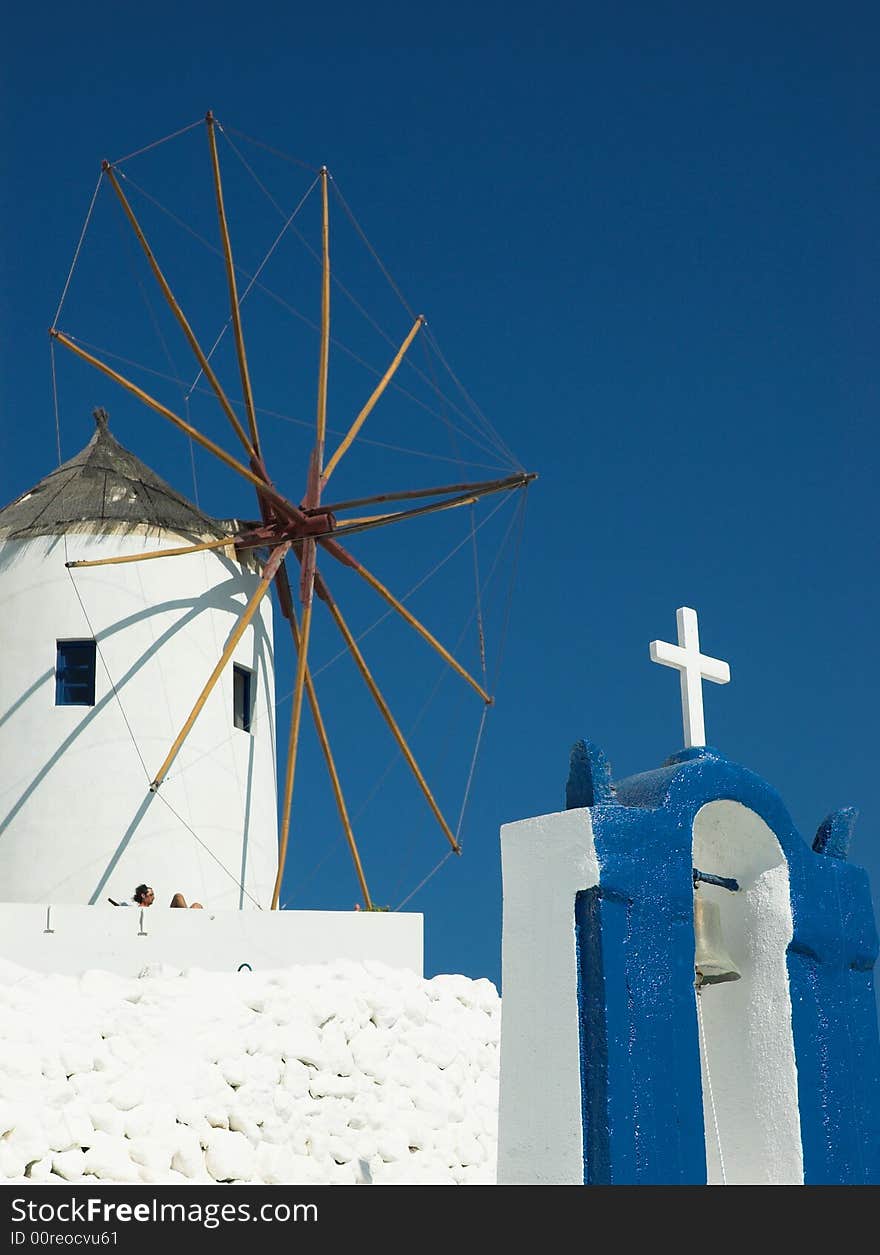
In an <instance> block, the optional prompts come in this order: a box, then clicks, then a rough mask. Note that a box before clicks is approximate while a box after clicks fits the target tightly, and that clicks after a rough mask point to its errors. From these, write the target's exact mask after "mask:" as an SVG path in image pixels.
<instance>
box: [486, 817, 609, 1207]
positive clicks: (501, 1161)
mask: <svg viewBox="0 0 880 1255" xmlns="http://www.w3.org/2000/svg"><path fill="white" fill-rule="evenodd" d="M501 864H502V874H503V880H504V921H503V935H502V950H501V988H502V993H503V998H504V1003H503V1005H504V1011H503V1032H502V1037H501V1090H500V1097H499V1117H498V1184H499V1185H580V1184H582V1183H583V1178H584V1139H583V1127H582V1123H581V1063H580V1037H579V1030H578V1003H577V989H578V968H577V944H576V938H575V918H574V905H575V898H576V896H577V894H578V893H579V892H580V891H581V890H582V889H592V888H593V887H594V886H595V885H597V884H598V883H599V863H598V860H597V857H596V848H595V843H594V841H593V826H592V822H591V819H590V812H589V810H588V809H586V808H584V809H578V810H569V811H561V812H559V813H558V814H555V815H541V816H539V817H538V818H536V819H524V820H521V821H520V822H519V823H514V824H505V825H504V827H503V828H502V829H501Z"/></svg>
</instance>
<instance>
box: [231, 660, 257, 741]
mask: <svg viewBox="0 0 880 1255" xmlns="http://www.w3.org/2000/svg"><path fill="white" fill-rule="evenodd" d="M253 682H254V673H253V671H248V669H247V667H240V666H239V665H238V663H234V664H233V667H232V721H233V723H234V724H235V726H236V727H237V728H241V730H242V732H250V730H251V714H252V712H253Z"/></svg>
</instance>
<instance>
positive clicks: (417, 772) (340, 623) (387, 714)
mask: <svg viewBox="0 0 880 1255" xmlns="http://www.w3.org/2000/svg"><path fill="white" fill-rule="evenodd" d="M315 591H316V592H317V594H318V596H319V597H320V598H321V600H322V601H323V602H325V603H326V605H327V608H328V609H329V611H330V613H331V615H332V616H333V620H334V622H335V623H336V626H337V627H338V628H339V631H340V632H341V634H342V638H343V640H344V641H345V643H346V645H347V646H348V649H349V652H350V653H351V655H352V657H353V658H354V660H355V662H356V663H357V666H358V670H359V671H360V673H361V675H362V676H363V678H364V682H365V683H366V686H367V688H368V689H369V690H370V693H371V695H372V697H373V700H374V701H375V703H376V705H377V706H378V707H379V710H380V711H381V712H382V717H383V718H384V720H385V722H386V723H387V724H388V727H389V728H390V729H391V734H392V736H393V737H394V739H395V741H396V742H397V744H398V746H399V748H400V752H401V753H402V754H403V756H404V758H405V759H406V761H407V764H408V765H409V769H410V771H411V772H412V773H413V775H414V776H415V778H416V780H417V781H418V785H419V788H420V789H421V790H422V793H423V794H424V795H425V799H426V801H427V803H428V805H429V806H430V808H431V810H432V811H433V812H434V817H435V819H436V820H437V822H438V824H439V825H440V827H441V828H442V830H443V833H444V835H445V837H446V839H447V841H448V842H449V844H450V845H451V846H452V848H453V850H454V851H455V853H456V854H460V853H461V848H460V846H459V844H458V842H457V841H456V839H455V837H454V835H453V833H452V829H451V828H450V827H449V824H447V822H446V820H445V819H444V818H443V814H442V812H441V810H440V807H439V806H438V805H437V802H436V800H435V798H434V795H433V793H432V792H431V790H430V788H429V787H428V782H427V780H426V779H425V777H424V776H423V775H422V772H421V769H420V768H419V765H418V763H417V762H416V760H415V758H414V757H413V753H412V750H411V749H410V747H409V745H408V744H407V742H406V739H405V738H404V735H403V733H402V732H401V730H400V728H399V727H398V726H397V722H396V721H395V718H394V716H393V715H392V713H391V711H390V709H389V707H388V703H387V702H386V701H385V698H384V697H383V696H382V694H381V692H380V691H379V687H378V685H377V684H376V681H375V680H374V679H373V676H372V675H371V673H370V669H369V667H368V666H367V664H366V662H365V661H364V656H363V654H362V653H361V651H360V649H359V648H358V645H357V641H356V640H355V639H354V637H353V636H352V634H351V630H350V629H349V627H348V624H347V623H346V622H345V619H344V618H343V617H342V612H341V611H340V609H339V607H338V606H337V604H336V602H335V601H334V600H333V598H332V597H331V596H330V592H329V590H328V588H327V585H326V584H325V583H324V580H323V578H322V577H321V576H320V575H317V576H316V577H315Z"/></svg>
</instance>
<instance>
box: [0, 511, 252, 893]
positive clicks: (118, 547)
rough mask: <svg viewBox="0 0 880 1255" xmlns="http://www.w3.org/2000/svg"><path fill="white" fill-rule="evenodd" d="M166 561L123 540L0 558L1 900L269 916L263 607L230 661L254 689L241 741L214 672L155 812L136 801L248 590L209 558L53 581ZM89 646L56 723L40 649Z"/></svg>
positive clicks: (225, 683)
mask: <svg viewBox="0 0 880 1255" xmlns="http://www.w3.org/2000/svg"><path fill="white" fill-rule="evenodd" d="M182 543H187V542H186V541H185V540H184V541H181V539H180V538H179V537H176V536H174V535H172V534H170V533H167V532H165V533H160V534H158V535H157V533H156V532H155V531H153V532H152V533H150V534H144V529H140V530H139V531H136V532H134V533H130V534H128V535H120V534H115V535H112V534H111V535H103V536H101V535H90V534H85V533H71V534H69V535H68V536H67V538H66V539H65V538H63V537H53V536H50V537H40V538H37V539H34V540H31V541H27V542H20V541H7V542H5V543H4V544H2V545H0V660H2V665H0V886H2V894H3V897H4V899H7V900H10V901H21V902H55V903H88V902H90V901H96V902H103V901H104V900H105V899H106V897H107V896H108V895H109V896H112V897H114V898H128V897H130V896H131V894H132V891H133V890H134V888H135V886H136V885H137V884H139V883H140V882H142V881H146V882H147V883H148V884H151V885H152V886H153V887H154V888H155V890H156V894H157V901H160V902H165V901H168V900H170V898H171V895H172V894H173V893H175V892H178V891H179V892H181V893H183V894H184V895H185V896H186V898H187V900H188V901H192V900H193V899H196V900H198V901H200V902H202V903H203V904H204V905H205V906H206V907H212V908H216V909H221V908H222V909H232V908H237V907H244V908H248V907H252V906H254V900H255V901H256V903H259V904H260V905H262V906H267V905H268V904H269V901H270V898H271V891H272V886H273V882H274V877H275V871H276V867H277V820H276V781H275V728H274V711H273V704H274V671H273V661H272V611H271V604H270V597H268V596H267V597H266V598H264V600H263V604H262V609H261V612H260V614H259V615H258V616H257V618H256V619H255V620H254V623H253V624H252V625H251V627H249V628H248V630H247V632H246V633H245V634H244V636H243V638H242V640H241V641H240V643H239V645H238V647H237V649H236V652H235V661H237V662H239V663H241V664H242V665H244V666H247V667H249V668H252V669H254V670H255V671H256V673H257V676H256V680H257V694H256V703H255V711H254V723H253V731H252V734H251V735H248V734H247V733H245V732H242V731H240V730H239V729H236V728H235V727H234V726H233V722H232V665H231V664H230V665H229V666H228V667H227V668H226V671H225V673H224V675H223V676H222V678H221V681H220V683H219V684H218V685H217V687H216V688H215V690H214V692H213V694H212V695H211V697H210V698H209V700H208V702H207V705H206V706H205V708H204V710H203V711H202V713H201V714H200V716H199V718H198V720H197V721H196V724H195V726H194V728H193V730H192V733H191V734H190V736H189V738H188V740H187V741H186V743H185V745H184V747H183V749H182V750H181V752H180V755H179V756H178V758H177V760H176V761H175V763H174V764H173V766H172V768H171V771H170V773H169V777H168V779H167V781H166V783H165V784H164V785H163V786H162V788H161V793H160V795H159V796H157V795H153V794H150V793H149V791H148V784H149V781H150V780H151V779H152V778H153V776H154V774H155V772H156V771H157V769H158V768H159V766H160V764H161V762H162V760H163V759H164V757H165V754H166V752H167V751H168V749H169V748H170V746H171V743H172V741H173V739H174V737H175V735H176V734H177V732H178V731H179V729H180V727H181V726H182V724H183V722H184V720H185V718H186V716H187V715H188V713H189V711H190V709H191V708H192V705H193V703H194V701H195V699H196V697H197V696H198V694H199V692H200V691H201V688H202V686H203V684H204V682H205V681H206V680H207V678H208V676H209V675H210V673H211V670H212V668H213V666H214V664H215V663H216V661H217V660H218V658H219V657H220V654H221V652H222V649H223V646H224V644H225V643H226V640H227V638H228V636H229V633H230V631H231V630H232V628H233V626H234V623H235V620H236V616H237V614H238V613H239V612H240V610H241V608H242V607H243V605H244V604H245V602H246V601H247V599H248V597H249V596H250V594H251V593H252V592H253V590H254V588H255V587H256V584H257V582H258V576H257V575H256V574H255V573H254V572H253V571H251V570H248V569H246V568H244V567H242V566H241V565H240V564H239V563H238V562H237V561H235V560H234V558H233V557H231V556H228V555H227V553H226V552H225V551H215V552H205V553H199V554H193V555H189V556H185V557H175V558H161V559H158V560H157V561H150V562H140V563H128V564H125V565H122V566H108V567H93V568H85V569H81V570H73V571H68V570H67V569H65V560H66V559H67V558H68V557H69V559H70V560H71V561H73V560H76V559H86V558H96V557H106V556H110V555H115V554H127V553H133V552H137V551H144V550H147V549H157V548H162V547H174V546H179V545H180V544H182ZM92 635H95V636H96V637H97V640H98V645H99V651H100V654H99V657H98V660H97V684H96V704H95V706H94V707H92V708H89V707H83V706H67V707H63V706H56V705H55V675H54V668H55V656H56V640H58V639H68V638H69V639H76V638H84V637H91V636H92ZM101 655H102V656H103V658H102V656H101ZM105 664H106V667H105ZM114 685H115V688H116V694H114V691H113V686H114ZM166 802H167V803H169V804H170V806H171V807H173V808H174V810H173V811H172V810H171V809H169V806H168V805H166V804H165V803H166ZM174 812H177V813H176V814H175V813H174ZM187 825H189V828H190V829H192V832H190V831H189V830H188V828H187ZM241 881H243V882H244V885H245V889H246V890H247V892H246V893H244V892H242V890H241V889H240V888H239V882H241Z"/></svg>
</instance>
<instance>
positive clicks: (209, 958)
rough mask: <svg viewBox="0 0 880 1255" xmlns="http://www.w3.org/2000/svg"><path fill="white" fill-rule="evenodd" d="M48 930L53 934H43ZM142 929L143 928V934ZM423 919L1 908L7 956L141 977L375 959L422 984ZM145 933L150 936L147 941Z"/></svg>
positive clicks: (49, 967) (377, 914)
mask: <svg viewBox="0 0 880 1255" xmlns="http://www.w3.org/2000/svg"><path fill="white" fill-rule="evenodd" d="M47 920H48V926H49V928H50V929H51V930H52V931H51V932H47V931H46V927H47ZM141 920H143V925H141ZM422 923H423V920H422V916H421V915H416V914H404V913H400V914H398V913H397V912H384V911H236V910H232V911H207V910H204V911H191V910H190V911H183V910H173V909H171V908H169V907H162V906H151V907H149V908H148V909H146V910H144V911H143V915H142V914H141V911H140V909H138V908H136V907H114V906H52V907H47V906H44V905H37V904H23V903H8V902H4V903H0V956H2V958H3V959H4V960H7V961H10V962H13V963H16V964H18V965H20V966H21V967H26V968H31V969H33V970H35V971H39V972H54V973H59V974H61V975H67V976H74V975H79V974H80V973H82V972H84V971H91V970H93V969H96V968H97V969H102V970H104V971H108V972H116V973H118V974H119V975H121V976H137V975H139V974H140V973H141V972H142V971H143V969H144V968H145V967H147V966H148V965H149V964H157V963H165V964H169V965H171V966H173V967H176V968H180V969H184V968H192V967H197V968H204V969H205V970H207V971H215V972H216V971H228V972H235V971H237V970H238V967H239V965H240V964H242V963H249V964H250V965H251V968H252V969H253V971H255V972H256V971H266V970H268V969H270V968H279V967H290V966H292V965H295V964H310V963H330V962H332V961H334V960H336V959H350V960H352V961H354V962H358V963H360V962H366V961H367V960H371V959H372V960H376V961H377V962H380V963H386V964H388V966H389V967H397V968H408V969H410V970H411V971H413V972H415V973H416V975H418V976H421V975H422V971H423V965H422ZM141 927H143V933H144V934H145V935H140V934H141Z"/></svg>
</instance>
